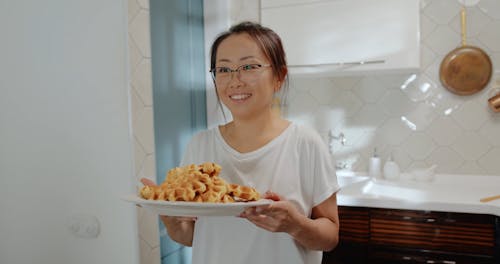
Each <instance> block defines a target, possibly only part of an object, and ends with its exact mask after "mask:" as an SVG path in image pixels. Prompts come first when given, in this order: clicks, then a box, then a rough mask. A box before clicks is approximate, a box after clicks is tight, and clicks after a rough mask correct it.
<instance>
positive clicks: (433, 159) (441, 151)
mask: <svg viewBox="0 0 500 264" xmlns="http://www.w3.org/2000/svg"><path fill="white" fill-rule="evenodd" d="M425 162H426V163H427V164H436V165H438V166H437V168H436V172H440V173H445V172H449V171H453V170H455V169H456V168H458V167H460V166H461V165H462V164H463V162H464V159H463V158H462V157H461V156H460V155H459V154H458V153H456V152H455V151H453V150H452V149H450V148H448V147H438V148H437V149H435V150H434V151H433V152H432V153H431V154H430V155H429V157H427V159H425Z"/></svg>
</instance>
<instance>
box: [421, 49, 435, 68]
mask: <svg viewBox="0 0 500 264" xmlns="http://www.w3.org/2000/svg"><path fill="white" fill-rule="evenodd" d="M435 60H436V53H435V52H434V51H433V50H432V49H431V48H429V47H428V46H427V45H426V44H422V45H421V46H420V68H421V69H424V70H425V69H427V67H429V66H431V65H432V63H433V62H434V61H435Z"/></svg>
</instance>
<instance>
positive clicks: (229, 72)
mask: <svg viewBox="0 0 500 264" xmlns="http://www.w3.org/2000/svg"><path fill="white" fill-rule="evenodd" d="M266 67H271V65H269V64H243V65H241V66H239V67H238V68H236V69H234V70H233V69H231V68H229V67H215V68H213V69H211V70H210V73H211V74H212V78H213V79H214V81H216V82H217V83H221V84H225V83H228V82H229V81H230V80H231V79H232V78H233V72H237V73H238V74H239V76H238V78H240V80H241V81H242V82H245V81H252V80H255V79H256V78H257V77H258V74H259V72H260V71H261V70H262V68H266Z"/></svg>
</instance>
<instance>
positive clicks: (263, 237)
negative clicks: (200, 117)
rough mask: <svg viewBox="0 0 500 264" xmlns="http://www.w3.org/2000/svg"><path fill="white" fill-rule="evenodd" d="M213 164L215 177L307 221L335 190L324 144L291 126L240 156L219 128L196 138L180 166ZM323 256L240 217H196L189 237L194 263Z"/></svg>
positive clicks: (312, 260) (310, 260)
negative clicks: (278, 199)
mask: <svg viewBox="0 0 500 264" xmlns="http://www.w3.org/2000/svg"><path fill="white" fill-rule="evenodd" d="M203 162H215V163H217V164H219V165H221V167H222V170H221V174H220V177H221V178H223V179H224V180H226V181H227V182H230V183H237V184H243V185H249V186H252V187H254V188H256V189H257V190H258V191H259V192H260V193H261V194H263V193H265V192H266V191H268V190H271V191H273V192H276V193H278V194H279V195H281V196H282V197H284V198H285V199H287V200H289V201H291V202H293V203H294V204H295V205H296V206H297V208H299V210H300V211H301V212H302V213H303V214H304V215H307V216H310V215H311V210H312V208H313V207H314V206H316V205H319V204H320V203H321V202H323V201H324V200H325V199H327V198H328V197H330V196H331V195H332V194H333V193H335V192H336V191H337V190H338V189H339V187H338V185H337V178H336V174H335V167H334V166H333V162H332V159H331V156H330V154H329V153H328V149H327V147H326V144H325V143H324V142H323V141H322V140H321V138H320V137H319V135H318V134H317V133H316V132H315V131H314V130H312V129H309V128H306V127H304V126H299V125H296V124H293V123H292V124H290V125H289V126H288V127H287V128H286V129H285V130H284V131H283V132H282V133H281V135H279V136H278V137H276V138H275V139H273V140H272V141H271V142H269V143H268V144H266V145H265V146H263V147H261V148H259V149H257V150H255V151H252V152H247V153H240V152H238V151H236V150H235V149H233V148H232V147H231V146H229V145H228V144H227V143H226V142H225V141H224V139H223V137H222V135H221V134H220V131H219V129H218V128H213V129H210V130H206V131H203V132H200V133H198V134H196V135H195V136H194V137H193V139H192V140H191V142H190V143H189V145H188V148H187V150H186V154H185V156H184V159H183V161H182V165H187V164H200V163H203ZM321 258H322V252H321V251H314V250H308V249H305V248H304V247H302V246H300V245H299V244H298V243H296V242H295V241H294V239H293V238H292V237H291V236H290V235H288V234H287V233H273V232H269V231H267V230H264V229H261V228H258V227H256V226H255V225H254V224H252V223H251V222H250V221H248V220H246V219H243V218H239V217H199V218H198V220H197V221H196V223H195V230H194V238H193V258H192V261H193V264H211V263H214V264H215V263H217V264H224V263H231V264H234V263H237V264H240V263H273V264H281V263H283V264H285V263H286V264H292V263H297V264H298V263H300V264H304V263H307V264H319V263H321Z"/></svg>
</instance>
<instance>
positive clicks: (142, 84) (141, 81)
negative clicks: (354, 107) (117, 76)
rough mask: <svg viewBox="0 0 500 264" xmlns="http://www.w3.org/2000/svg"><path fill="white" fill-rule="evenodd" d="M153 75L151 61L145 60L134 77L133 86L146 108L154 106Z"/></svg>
mask: <svg viewBox="0 0 500 264" xmlns="http://www.w3.org/2000/svg"><path fill="white" fill-rule="evenodd" d="M152 78H153V77H152V73H151V60H150V59H145V60H143V61H142V62H141V63H140V64H139V65H138V66H137V70H136V71H135V73H134V74H133V75H132V86H133V87H134V89H135V90H136V91H137V94H138V95H139V96H140V98H141V100H142V102H143V103H144V105H145V106H152V105H153V80H152Z"/></svg>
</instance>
